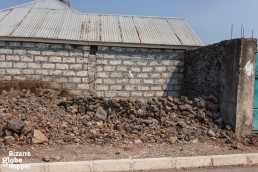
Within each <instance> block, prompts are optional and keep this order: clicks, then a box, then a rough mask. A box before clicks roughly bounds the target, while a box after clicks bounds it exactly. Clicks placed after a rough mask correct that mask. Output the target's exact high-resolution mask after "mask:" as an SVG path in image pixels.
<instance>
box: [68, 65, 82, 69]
mask: <svg viewBox="0 0 258 172" xmlns="http://www.w3.org/2000/svg"><path fill="white" fill-rule="evenodd" d="M70 69H74V70H80V69H82V64H71V65H70Z"/></svg>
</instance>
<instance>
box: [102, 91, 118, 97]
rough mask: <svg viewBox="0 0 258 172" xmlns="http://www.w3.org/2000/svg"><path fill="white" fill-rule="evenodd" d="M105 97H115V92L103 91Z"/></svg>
mask: <svg viewBox="0 0 258 172" xmlns="http://www.w3.org/2000/svg"><path fill="white" fill-rule="evenodd" d="M104 94H105V97H108V98H114V97H117V92H104Z"/></svg>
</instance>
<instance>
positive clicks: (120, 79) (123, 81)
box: [116, 78, 129, 84]
mask: <svg viewBox="0 0 258 172" xmlns="http://www.w3.org/2000/svg"><path fill="white" fill-rule="evenodd" d="M116 83H117V84H128V83H129V79H123V78H117V79H116Z"/></svg>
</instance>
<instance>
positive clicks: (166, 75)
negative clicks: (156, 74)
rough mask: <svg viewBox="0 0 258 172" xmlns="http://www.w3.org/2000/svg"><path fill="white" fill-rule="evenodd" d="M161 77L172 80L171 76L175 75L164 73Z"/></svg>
mask: <svg viewBox="0 0 258 172" xmlns="http://www.w3.org/2000/svg"><path fill="white" fill-rule="evenodd" d="M161 76H162V78H165V79H170V78H171V76H173V73H172V72H169V73H162V74H161Z"/></svg>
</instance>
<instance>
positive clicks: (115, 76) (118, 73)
mask: <svg viewBox="0 0 258 172" xmlns="http://www.w3.org/2000/svg"><path fill="white" fill-rule="evenodd" d="M110 77H112V78H122V77H124V76H123V73H120V72H111V73H110Z"/></svg>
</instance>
